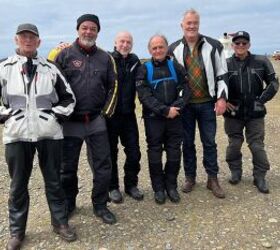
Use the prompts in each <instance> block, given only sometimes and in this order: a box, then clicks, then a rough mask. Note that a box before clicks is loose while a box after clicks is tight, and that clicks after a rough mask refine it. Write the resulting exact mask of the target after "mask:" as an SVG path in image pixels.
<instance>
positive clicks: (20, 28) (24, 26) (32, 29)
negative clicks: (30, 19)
mask: <svg viewBox="0 0 280 250" xmlns="http://www.w3.org/2000/svg"><path fill="white" fill-rule="evenodd" d="M24 31H29V32H31V33H33V34H34V35H36V36H38V37H39V31H38V28H37V27H36V25H34V24H31V23H23V24H20V25H19V26H18V28H17V33H16V34H17V35H18V34H20V33H22V32H24Z"/></svg>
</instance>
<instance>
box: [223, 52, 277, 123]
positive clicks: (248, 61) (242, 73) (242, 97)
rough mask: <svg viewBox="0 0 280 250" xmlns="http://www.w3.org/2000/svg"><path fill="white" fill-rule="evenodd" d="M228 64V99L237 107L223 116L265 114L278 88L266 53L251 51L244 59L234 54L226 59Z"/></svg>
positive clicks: (244, 116)
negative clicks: (258, 53)
mask: <svg viewBox="0 0 280 250" xmlns="http://www.w3.org/2000/svg"><path fill="white" fill-rule="evenodd" d="M227 65H228V74H229V86H228V89H229V98H228V102H230V103H232V104H233V105H235V106H236V109H235V110H234V111H232V112H226V113H225V114H224V116H226V117H232V118H236V119H250V118H261V117H264V116H265V114H266V108H265V103H266V102H267V101H269V100H271V99H272V98H273V96H274V95H275V94H276V93H277V91H278V88H279V82H278V79H277V78H276V75H275V71H274V69H273V66H272V64H271V62H270V61H269V60H268V59H267V58H266V57H265V56H260V55H253V54H250V53H249V55H248V56H247V57H246V58H245V60H242V61H241V60H240V59H239V58H238V57H236V56H234V55H233V56H232V57H230V58H228V59H227ZM264 83H265V84H266V86H264Z"/></svg>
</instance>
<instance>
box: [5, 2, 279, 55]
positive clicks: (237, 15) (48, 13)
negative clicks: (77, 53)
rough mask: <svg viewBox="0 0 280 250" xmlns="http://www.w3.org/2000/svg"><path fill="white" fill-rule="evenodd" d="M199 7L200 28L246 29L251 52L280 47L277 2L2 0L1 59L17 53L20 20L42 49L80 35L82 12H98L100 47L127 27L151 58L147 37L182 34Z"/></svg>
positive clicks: (217, 32)
mask: <svg viewBox="0 0 280 250" xmlns="http://www.w3.org/2000/svg"><path fill="white" fill-rule="evenodd" d="M191 7H192V8H195V9H196V10H198V11H199V13H200V15H201V27H200V31H201V33H203V34H206V35H209V36H212V37H214V38H219V37H220V36H221V35H222V34H223V32H234V31H237V30H246V31H248V32H250V34H251V37H252V51H253V52H257V53H262V54H264V53H271V52H272V51H274V50H276V49H279V47H280V34H279V32H276V29H277V27H280V18H279V9H280V4H279V1H278V0H266V1H263V0H254V1H253V0H247V1H241V0H228V1H224V0H216V1H213V0H189V1H183V0H172V1H169V0H154V1H151V0H142V1H133V0H118V1H109V0H102V1H100V0H81V1H76V0H75V1H74V0H68V1H66V2H65V1H54V0H47V1H46V0H38V1H32V0H17V1H11V0H1V9H0V16H1V18H0V27H1V36H0V45H1V51H0V57H6V56H7V55H9V54H11V53H13V52H14V47H15V45H14V42H13V37H14V33H15V30H16V27H17V25H18V24H19V23H23V22H32V23H35V24H36V25H37V26H38V28H39V30H40V34H41V38H42V40H43V41H42V45H41V47H40V53H42V54H43V55H45V56H46V55H47V53H48V51H49V50H50V49H51V48H52V47H54V46H55V45H56V44H58V43H59V42H60V41H68V42H71V41H73V40H74V39H75V37H76V30H75V28H76V19H77V18H78V17H79V16H80V15H82V14H84V13H95V14H97V15H98V16H99V18H100V22H101V32H100V34H99V37H98V40H97V42H98V45H99V46H101V47H103V48H104V49H106V50H111V49H112V48H113V40H114V37H115V34H116V33H117V32H118V31H120V30H128V31H130V32H131V33H132V34H133V36H134V44H135V45H134V52H136V53H137V54H139V56H140V57H148V56H149V55H148V52H147V49H146V48H147V42H148V40H149V37H150V36H152V35H153V34H155V33H157V32H160V33H163V34H164V35H166V37H167V38H168V40H169V41H170V42H172V41H175V40H177V39H179V38H180V37H181V36H182V32H181V29H180V21H181V18H182V15H183V12H184V11H185V10H186V9H188V8H191Z"/></svg>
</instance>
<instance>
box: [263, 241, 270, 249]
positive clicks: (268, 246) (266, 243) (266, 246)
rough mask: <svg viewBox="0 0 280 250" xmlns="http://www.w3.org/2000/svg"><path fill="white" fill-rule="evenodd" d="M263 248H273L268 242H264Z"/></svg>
mask: <svg viewBox="0 0 280 250" xmlns="http://www.w3.org/2000/svg"><path fill="white" fill-rule="evenodd" d="M262 246H263V247H265V248H272V245H271V243H270V242H268V241H264V242H262Z"/></svg>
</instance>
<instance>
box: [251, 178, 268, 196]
mask: <svg viewBox="0 0 280 250" xmlns="http://www.w3.org/2000/svg"><path fill="white" fill-rule="evenodd" d="M254 185H255V186H256V187H257V188H258V190H259V191H260V192H261V193H264V194H268V193H269V189H268V186H267V183H266V180H265V177H264V176H255V177H254Z"/></svg>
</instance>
